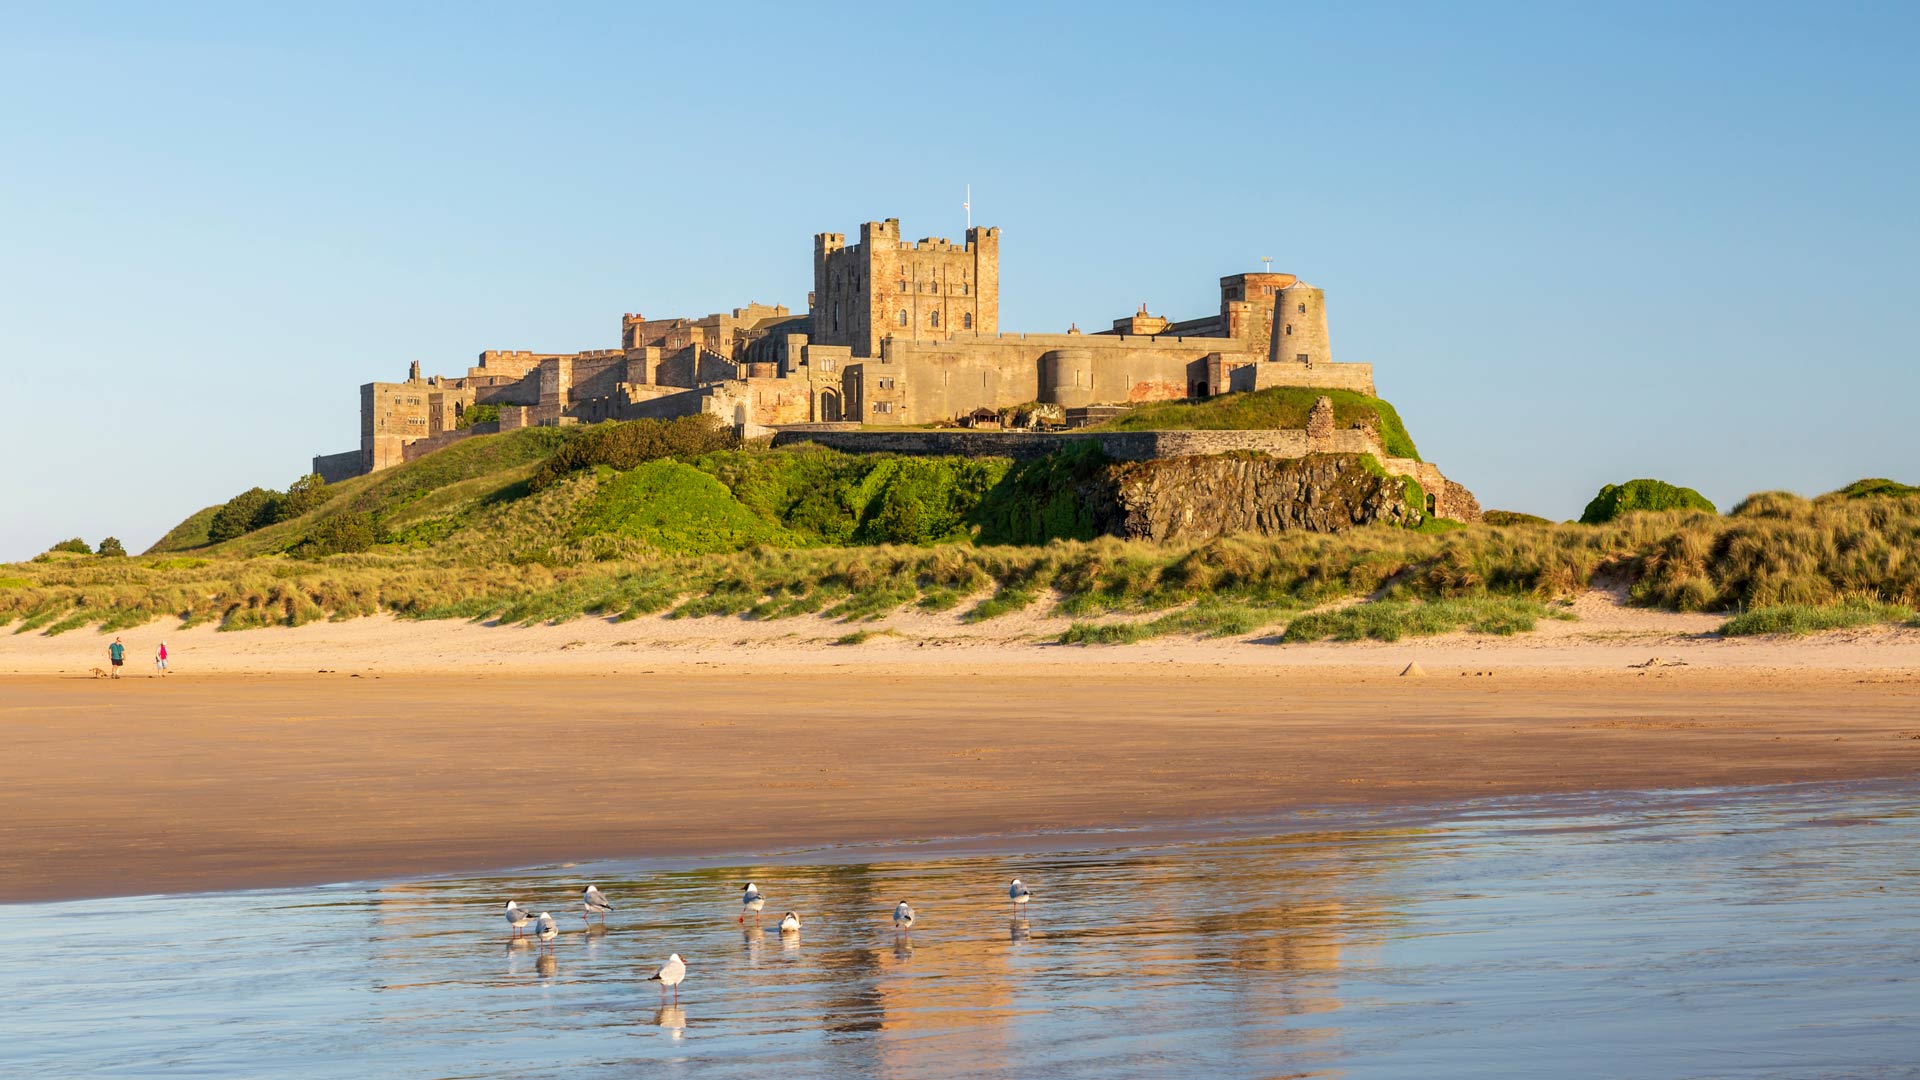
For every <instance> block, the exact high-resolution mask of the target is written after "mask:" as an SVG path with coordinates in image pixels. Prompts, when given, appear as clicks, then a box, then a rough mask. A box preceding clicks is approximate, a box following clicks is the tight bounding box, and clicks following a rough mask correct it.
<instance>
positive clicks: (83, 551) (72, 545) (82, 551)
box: [47, 536, 93, 555]
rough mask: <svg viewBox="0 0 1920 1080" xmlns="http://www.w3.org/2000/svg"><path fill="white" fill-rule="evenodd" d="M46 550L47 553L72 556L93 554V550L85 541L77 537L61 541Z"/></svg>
mask: <svg viewBox="0 0 1920 1080" xmlns="http://www.w3.org/2000/svg"><path fill="white" fill-rule="evenodd" d="M47 550H48V551H49V552H53V551H60V552H66V553H68V554H73V555H91V554H93V548H92V547H90V546H88V544H87V542H86V541H85V540H82V539H80V538H79V537H77V536H76V537H74V538H72V539H71V540H62V541H60V542H59V543H57V544H55V545H53V546H52V547H50V548H48V549H47Z"/></svg>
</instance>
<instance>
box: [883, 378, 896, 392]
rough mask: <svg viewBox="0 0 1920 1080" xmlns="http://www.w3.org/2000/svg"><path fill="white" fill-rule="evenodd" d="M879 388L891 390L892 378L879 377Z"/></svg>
mask: <svg viewBox="0 0 1920 1080" xmlns="http://www.w3.org/2000/svg"><path fill="white" fill-rule="evenodd" d="M880 389H882V390H891V389H893V380H892V379H881V380H880Z"/></svg>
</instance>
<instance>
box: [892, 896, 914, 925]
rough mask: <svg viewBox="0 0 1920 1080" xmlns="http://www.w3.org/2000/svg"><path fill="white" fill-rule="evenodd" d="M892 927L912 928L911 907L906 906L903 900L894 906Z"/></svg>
mask: <svg viewBox="0 0 1920 1080" xmlns="http://www.w3.org/2000/svg"><path fill="white" fill-rule="evenodd" d="M893 928H894V929H895V930H911V929H913V908H911V907H909V906H907V902H906V901H905V900H902V901H900V903H899V904H897V905H895V906H894V909H893Z"/></svg>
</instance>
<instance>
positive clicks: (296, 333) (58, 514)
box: [0, 3, 1920, 558]
mask: <svg viewBox="0 0 1920 1080" xmlns="http://www.w3.org/2000/svg"><path fill="white" fill-rule="evenodd" d="M286 7H287V6H286V5H271V4H253V3H245V4H234V5H231V6H205V5H186V4H182V5H149V4H139V5H127V6H124V7H120V6H97V5H88V4H81V3H66V4H41V5H31V6H28V5H7V6H5V7H0V101H4V102H5V104H4V105H0V402H4V405H5V409H4V414H0V433H3V434H0V449H4V451H5V461H4V463H0V507H4V511H0V558H24V557H26V556H29V555H32V554H34V553H35V552H38V551H41V550H43V549H45V548H46V547H47V546H48V545H49V544H50V543H52V542H53V541H55V540H58V539H61V538H63V537H66V536H70V535H74V534H79V535H81V536H84V537H85V538H87V539H88V540H90V541H97V540H98V539H99V538H100V536H102V535H103V534H108V533H112V534H115V535H118V536H119V537H120V538H121V539H123V540H124V541H126V543H127V546H128V547H129V548H130V549H133V550H140V549H142V548H144V547H145V546H146V545H148V544H150V543H151V542H152V541H153V540H154V539H156V538H157V537H158V536H159V535H160V534H161V533H162V532H164V531H165V530H166V529H167V528H169V527H171V526H172V525H173V524H174V523H175V522H176V521H178V520H179V519H180V518H182V517H184V516H186V515H187V514H188V513H190V512H192V511H194V510H196V509H198V508H200V507H202V506H206V505H209V504H212V503H216V502H219V501H222V500H224V499H225V498H227V497H228V496H230V495H232V494H234V493H235V492H237V491H240V490H242V489H245V488H247V487H250V486H253V485H255V484H259V485H264V486H270V487H284V486H285V485H286V484H287V483H288V482H289V481H291V480H293V479H294V478H295V477H297V476H298V475H300V474H301V473H303V472H305V471H306V470H307V467H308V462H309V458H310V457H311V456H312V455H313V454H315V453H323V452H334V451H340V450H347V449H351V448H354V447H355V446H357V445H358V412H357V410H358V396H357V387H358V386H359V384H361V383H363V382H369V381H373V380H376V379H378V380H398V379H400V378H403V377H404V375H405V373H406V369H407V364H408V362H409V361H412V360H419V361H420V362H421V364H422V367H423V368H424V369H425V370H426V371H427V372H429V373H433V372H443V373H450V374H457V373H460V372H462V371H463V370H464V369H465V367H466V366H467V365H469V364H471V363H472V362H473V359H474V356H475V354H476V353H478V352H479V351H480V350H481V349H485V348H532V349H540V350H569V351H571V350H577V349H585V348H608V347H612V346H614V345H615V344H616V343H617V338H618V332H619V319H620V315H621V314H622V313H623V312H628V311H638V312H644V313H646V314H648V315H650V316H656V317H661V316H667V315H702V314H706V313H708V312H712V311H717V310H722V309H725V308H729V307H733V306H736V305H740V304H744V303H746V302H747V301H749V300H757V301H761V302H766V303H785V304H788V305H789V306H791V307H793V308H794V309H796V310H799V309H802V308H803V307H804V306H805V303H806V293H807V289H808V288H809V286H810V283H811V282H810V279H811V273H812V270H811V243H812V241H811V237H812V234H814V233H815V232H823V231H833V232H846V233H854V232H856V231H857V230H858V227H859V223H860V222H862V221H866V220H872V219H879V218H886V217H898V218H900V219H901V228H902V230H903V231H904V232H905V233H906V234H907V235H908V236H911V237H919V236H928V235H934V236H947V237H952V238H958V237H959V236H960V234H961V231H962V229H963V226H964V222H963V218H962V211H961V208H960V202H961V192H962V185H964V184H967V183H971V184H972V185H973V203H974V220H975V221H976V222H978V223H980V224H991V225H998V226H1000V227H1001V229H1002V269H1001V325H1002V327H1003V328H1004V329H1007V330H1033V331H1058V330H1062V329H1064V328H1065V327H1066V326H1067V324H1068V323H1069V322H1074V321H1077V322H1079V324H1080V325H1081V326H1082V327H1098V326H1105V325H1106V324H1107V323H1108V322H1110V321H1111V320H1112V319H1114V318H1116V317H1119V316H1121V315H1124V314H1126V313H1128V312H1130V311H1132V310H1133V309H1134V308H1135V307H1137V306H1138V305H1139V303H1140V302H1141V301H1143V300H1144V301H1146V302H1147V303H1148V305H1149V306H1150V307H1151V308H1152V309H1153V310H1154V311H1155V312H1159V313H1164V314H1166V315H1169V316H1171V317H1175V318H1185V317H1193V316H1197V315H1201V314H1204V313H1206V312H1208V311H1210V310H1213V309H1214V308H1215V307H1216V306H1217V304H1218V286H1217V279H1218V278H1219V277H1220V276H1222V275H1224V274H1229V273H1235V272H1239V271H1245V270H1257V269H1259V268H1260V263H1259V258H1260V256H1263V255H1271V256H1273V257H1274V259H1275V263H1274V268H1275V269H1278V270H1286V271H1289V272H1292V273H1297V274H1299V275H1300V276H1302V277H1303V278H1305V279H1307V280H1309V281H1311V282H1313V283H1314V284H1316V285H1319V286H1322V287H1323V288H1325V289H1326V290H1327V305H1328V312H1329V319H1330V323H1331V329H1332V335H1333V349H1334V355H1335V358H1336V359H1342V360H1355V361H1369V362H1371V363H1373V364H1374V365H1375V368H1376V377H1377V380H1378V383H1379V387H1380V392H1381V394H1382V395H1383V396H1385V397H1387V398H1388V399H1390V400H1392V401H1393V402H1394V403H1395V404H1396V405H1397V406H1398V407H1399V409H1400V411H1401V413H1402V415H1403V416H1404V417H1405V418H1406V421H1407V423H1408V426H1409V427H1410V429H1411V430H1412V432H1413V434H1414V437H1415V439H1416V440H1417V441H1418V442H1419V444H1420V447H1421V450H1422V453H1423V454H1424V455H1425V456H1426V457H1427V458H1429V459H1431V460H1434V461H1437V462H1439V463H1440V464H1441V466H1442V467H1443V468H1445V469H1446V471H1447V473H1448V475H1449V476H1452V477H1454V478H1456V479H1458V480H1460V481H1461V482H1463V483H1465V484H1466V485H1467V486H1468V487H1470V488H1472V489H1473V490H1474V491H1475V492H1476V493H1477V494H1478V495H1479V497H1480V499H1481V502H1482V503H1483V504H1484V505H1485V506H1487V507H1490V508H1507V509H1517V510H1527V511H1532V512H1535V513H1541V514H1546V515H1550V516H1554V517H1567V516H1572V515H1576V514H1578V513H1579V510H1580V508H1581V506H1582V505H1583V504H1584V503H1585V502H1586V500H1587V499H1588V498H1589V497H1591V495H1592V494H1593V492H1594V491H1595V489H1597V488H1598V487H1599V486H1600V485H1601V484H1602V483H1605V482H1608V481H1617V480H1625V479H1629V478H1632V477H1636V476H1649V475H1650V476H1657V477H1661V478H1663V479H1669V480H1672V481H1674V482H1677V483H1684V484H1688V485H1691V486H1694V487H1697V488H1699V489H1700V490H1701V491H1703V492H1704V493H1706V494H1707V495H1708V496H1709V497H1710V498H1712V499H1714V500H1715V501H1716V502H1718V503H1720V504H1721V506H1722V507H1723V508H1724V507H1726V506H1727V505H1729V504H1731V503H1732V502H1733V501H1735V500H1737V499H1738V498H1740V497H1741V496H1743V495H1745V494H1747V493H1750V492H1753V491H1757V490H1763V489H1769V488H1788V489H1793V490H1797V491H1801V492H1803V493H1808V494H1812V493H1817V492H1820V491H1825V490H1828V489H1831V488H1833V487H1836V486H1838V485H1840V484H1843V483H1845V482H1847V481H1850V480H1853V479H1856V478H1859V477H1861V476H1875V475H1892V476H1895V477H1899V478H1903V479H1905V480H1908V481H1910V482H1920V453H1917V452H1916V450H1915V446H1916V441H1915V428H1916V423H1915V416H1914V406H1915V403H1916V402H1920V374H1916V365H1915V359H1916V355H1915V354H1916V344H1915V343H1916V341H1917V340H1920V301H1916V292H1917V291H1920V290H1916V286H1917V285H1920V267H1917V266H1916V261H1915V260H1916V253H1917V252H1920V210H1917V209H1916V194H1917V192H1920V184H1917V183H1916V181H1917V179H1920V138H1916V136H1917V135H1920V130H1917V129H1920V60H1916V58H1915V54H1914V43H1915V41H1916V39H1917V38H1920V16H1917V15H1916V14H1915V13H1916V12H1917V11H1920V7H1916V6H1915V5H1911V4H1889V5H1884V6H1875V5H1857V4H1843V5H1815V4H1805V3H1795V4H1783V5H1772V4H1733V3H1725V4H1710V5H1672V4H1657V5H1646V6H1641V5H1635V4H1620V3H1615V4H1593V3H1584V4H1578V5H1574V4H1564V5H1559V4H1555V5H1547V4H1535V3H1525V4H1512V5H1502V6H1492V5H1455V4H1448V5H1441V4H1407V5H1337V6H1336V5H1299V4H1294V5H1239V6H1232V7H1220V8H1214V9H1207V10H1200V9H1195V10H1194V11H1192V12H1188V11H1183V10H1179V9H1178V8H1176V7H1175V6H1174V5H1161V4H1147V5H1126V4H1100V5H1088V6H1086V7H1083V8H1070V7H1064V6H1062V7H1054V6H1051V5H1046V4H1038V3H1026V4H1020V5H1014V6H1007V7H1001V6H997V5H994V4H988V3H975V4H898V3H896V4H889V5H886V6H883V7H875V8H864V7H861V6H858V5H840V6H838V7H836V8H834V9H832V10H833V12H834V14H831V15H814V14H808V13H806V12H804V11H802V10H800V9H799V8H798V7H797V6H793V7H790V6H788V5H769V6H764V7H762V6H757V5H752V4H742V3H730V4H724V5H692V4H683V5H674V6H672V7H670V8H666V9H663V10H646V9H645V7H644V6H643V5H635V4H629V3H618V4H606V5H604V6H572V7H568V8H567V9H566V10H564V11H562V12H560V13H558V14H555V13H549V12H547V11H545V10H543V7H544V6H543V5H526V4H515V5H505V6H499V7H492V6H482V5H478V4H460V5H449V6H446V7H444V8H439V9H437V10H433V9H428V8H426V7H424V6H422V7H420V8H418V9H416V10H411V11H408V12H406V13H395V12H393V11H389V10H385V7H386V5H379V6H368V7H365V8H359V9H350V8H347V7H345V6H334V5H303V6H301V7H300V8H299V9H297V10H275V9H282V8H286ZM323 9H326V10H323Z"/></svg>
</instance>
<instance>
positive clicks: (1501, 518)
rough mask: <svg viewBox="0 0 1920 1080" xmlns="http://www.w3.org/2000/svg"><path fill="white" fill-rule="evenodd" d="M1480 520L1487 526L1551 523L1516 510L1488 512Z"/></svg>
mask: <svg viewBox="0 0 1920 1080" xmlns="http://www.w3.org/2000/svg"><path fill="white" fill-rule="evenodd" d="M1480 520H1481V521H1483V522H1485V523H1487V524H1488V525H1551V524H1553V522H1551V521H1548V520H1547V519H1546V518H1543V517H1538V516H1536V515H1533V514H1523V513H1521V512H1519V511H1518V510H1489V511H1487V512H1486V513H1484V514H1481V515H1480Z"/></svg>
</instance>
